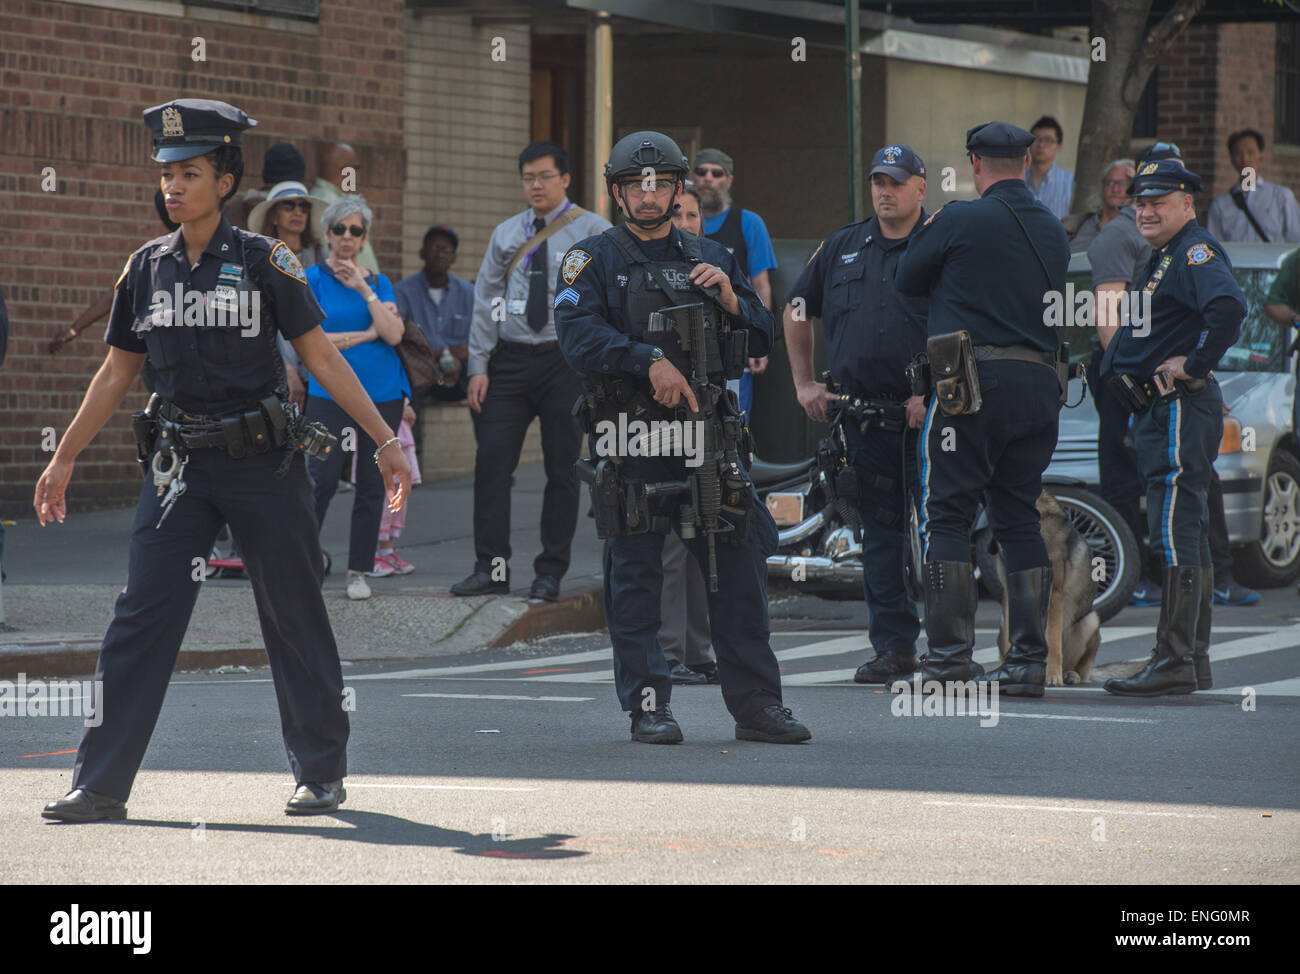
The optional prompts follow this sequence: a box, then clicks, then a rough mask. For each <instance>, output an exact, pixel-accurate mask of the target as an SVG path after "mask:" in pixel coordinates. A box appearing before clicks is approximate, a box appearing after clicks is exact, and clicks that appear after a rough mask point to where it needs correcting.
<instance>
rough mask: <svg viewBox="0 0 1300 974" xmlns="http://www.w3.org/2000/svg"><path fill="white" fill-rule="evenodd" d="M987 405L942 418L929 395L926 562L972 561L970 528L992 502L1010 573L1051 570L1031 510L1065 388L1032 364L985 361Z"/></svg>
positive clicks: (924, 461) (924, 470)
mask: <svg viewBox="0 0 1300 974" xmlns="http://www.w3.org/2000/svg"><path fill="white" fill-rule="evenodd" d="M978 367H979V375H980V387H981V389H982V390H983V396H984V404H983V406H982V407H981V408H980V411H979V412H977V413H973V414H970V415H967V416H945V415H944V414H943V412H942V410H940V409H939V407H938V398H937V396H935V395H934V394H933V393H932V394H931V396H930V407H929V410H928V412H927V413H926V416H925V428H924V430H923V433H922V452H921V502H922V507H923V511H924V515H923V516H924V520H923V521H922V524H921V535H922V538H923V539H924V548H925V560H926V561H963V562H968V561H970V557H971V542H970V529H971V524H972V522H973V521H974V519H975V515H976V513H977V511H978V510H979V505H980V503H981V502H983V501H985V500H986V499H987V503H988V514H989V525H990V527H992V529H993V535H994V537H995V538H997V541H998V545H999V546H1000V547H1001V549H1002V553H1003V557H1004V558H1005V559H1006V565H1007V571H1008V572H1020V571H1026V570H1028V569H1030V568H1040V567H1042V566H1044V565H1047V564H1049V562H1048V560H1047V549H1046V548H1045V547H1044V545H1043V536H1042V533H1041V532H1040V529H1039V526H1038V509H1037V508H1036V507H1035V506H1034V505H1035V503H1036V502H1037V501H1038V495H1039V494H1040V493H1041V492H1042V489H1043V470H1045V469H1046V468H1047V464H1048V463H1049V462H1050V461H1051V459H1052V451H1053V450H1055V449H1056V437H1057V420H1058V417H1059V412H1060V385H1059V383H1058V382H1057V381H1056V373H1055V372H1054V371H1053V370H1051V369H1049V368H1047V367H1046V366H1043V365H1035V364H1033V363H1030V362H1009V361H997V362H980V363H979V366H978Z"/></svg>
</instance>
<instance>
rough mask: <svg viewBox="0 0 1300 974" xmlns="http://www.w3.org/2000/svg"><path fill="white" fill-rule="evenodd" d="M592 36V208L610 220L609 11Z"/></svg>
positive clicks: (611, 101) (611, 109) (611, 92)
mask: <svg viewBox="0 0 1300 974" xmlns="http://www.w3.org/2000/svg"><path fill="white" fill-rule="evenodd" d="M590 37H591V41H592V55H593V56H592V66H593V68H594V71H593V73H594V75H595V77H594V78H592V93H593V97H592V101H593V105H592V108H593V112H592V116H593V117H592V127H591V160H590V165H589V167H588V169H587V171H588V173H589V174H590V175H589V176H588V185H589V186H590V187H591V189H590V192H589V193H588V196H589V197H590V199H591V211H592V212H593V213H599V214H600V215H601V216H603V217H604V218H605V219H606V220H608V219H610V212H609V195H608V194H607V193H606V192H605V180H604V178H603V176H602V173H603V172H604V168H605V160H606V159H608V158H609V150H610V149H611V148H613V145H614V30H613V27H612V25H611V24H610V21H609V14H608V13H606V12H605V11H603V10H602V11H600V12H599V13H598V14H597V16H596V21H595V23H594V25H593V26H592V28H591V34H590Z"/></svg>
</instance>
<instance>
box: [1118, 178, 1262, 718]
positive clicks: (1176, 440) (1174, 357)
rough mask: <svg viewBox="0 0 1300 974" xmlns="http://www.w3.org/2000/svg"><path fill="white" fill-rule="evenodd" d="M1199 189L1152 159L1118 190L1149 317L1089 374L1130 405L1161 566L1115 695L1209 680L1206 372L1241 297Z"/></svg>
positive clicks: (1215, 432)
mask: <svg viewBox="0 0 1300 974" xmlns="http://www.w3.org/2000/svg"><path fill="white" fill-rule="evenodd" d="M1201 189H1202V187H1201V180H1200V177H1198V176H1197V175H1196V174H1195V173H1192V172H1188V171H1187V170H1186V169H1185V168H1184V167H1183V164H1182V162H1181V161H1180V160H1179V159H1162V160H1159V161H1148V162H1146V163H1145V164H1143V165H1142V166H1141V167H1140V168H1139V169H1138V171H1137V174H1136V175H1135V176H1134V177H1133V184H1132V186H1131V188H1130V190H1129V195H1130V196H1131V197H1132V198H1133V203H1134V209H1135V211H1136V215H1137V225H1138V230H1139V231H1140V232H1141V233H1142V236H1143V238H1144V239H1145V240H1146V242H1147V243H1149V244H1150V245H1151V246H1152V248H1153V253H1152V254H1151V258H1150V260H1149V261H1148V262H1147V266H1146V269H1145V272H1144V274H1142V275H1141V277H1140V279H1139V280H1140V284H1141V287H1142V290H1143V291H1144V292H1145V293H1147V294H1149V295H1151V321H1150V322H1149V323H1148V322H1143V324H1144V325H1146V326H1147V327H1146V328H1144V329H1143V332H1142V334H1141V336H1139V334H1138V333H1137V332H1136V331H1135V330H1134V329H1133V328H1120V329H1119V331H1118V333H1117V334H1116V335H1115V337H1113V338H1112V339H1111V340H1110V344H1108V345H1107V346H1106V355H1105V357H1104V358H1103V360H1102V366H1101V376H1102V380H1103V381H1104V382H1106V383H1107V384H1108V387H1109V388H1110V389H1112V390H1114V391H1115V394H1116V395H1117V396H1119V397H1120V398H1121V399H1123V400H1125V401H1127V402H1128V404H1129V405H1130V407H1131V408H1132V409H1133V445H1134V447H1135V448H1136V450H1137V457H1138V466H1139V467H1140V469H1141V472H1142V477H1143V479H1144V480H1145V482H1146V498H1147V524H1148V527H1149V529H1150V532H1151V538H1152V539H1153V541H1154V539H1157V538H1158V539H1159V543H1160V547H1161V550H1162V551H1163V554H1164V563H1165V567H1164V572H1163V578H1162V585H1161V600H1160V621H1159V622H1158V623H1157V626H1156V645H1155V649H1154V650H1153V651H1152V653H1151V659H1150V660H1148V661H1147V665H1146V666H1145V667H1143V669H1142V670H1141V671H1140V672H1138V673H1137V674H1136V675H1134V676H1132V677H1129V678H1128V679H1123V680H1119V679H1115V680H1107V681H1106V683H1105V687H1106V690H1107V691H1109V692H1110V693H1114V694H1117V695H1119V696H1128V697H1156V696H1162V695H1164V694H1173V693H1191V692H1193V691H1194V690H1197V689H1207V688H1208V687H1209V686H1210V683H1211V680H1210V657H1209V634H1210V627H1209V616H1210V607H1211V605H1212V604H1213V583H1214V573H1213V569H1212V568H1211V558H1210V541H1209V509H1208V506H1207V501H1206V497H1207V494H1208V491H1209V487H1210V479H1211V477H1212V476H1213V468H1214V459H1215V457H1216V456H1217V455H1218V452H1219V441H1220V440H1221V439H1222V437H1223V396H1222V394H1221V392H1220V391H1219V384H1218V382H1217V381H1216V380H1215V378H1214V376H1213V375H1212V374H1211V372H1210V370H1211V369H1213V368H1214V367H1215V366H1216V365H1218V364H1219V359H1220V358H1221V357H1222V356H1223V353H1224V352H1226V351H1227V350H1228V348H1229V347H1231V346H1232V344H1233V343H1234V342H1235V341H1236V340H1237V336H1238V335H1239V334H1240V332H1241V323H1242V320H1243V319H1244V318H1245V316H1246V298H1245V295H1244V294H1243V293H1242V290H1241V288H1240V286H1239V285H1238V284H1237V281H1236V279H1235V278H1234V277H1233V275H1232V264H1231V263H1230V262H1229V260H1228V255H1227V254H1226V253H1225V252H1224V249H1223V246H1222V244H1220V243H1219V241H1217V240H1215V239H1214V237H1212V236H1211V235H1210V234H1209V233H1208V232H1207V231H1206V230H1205V229H1203V228H1202V227H1201V226H1200V224H1198V223H1197V222H1196V208H1195V204H1194V200H1193V197H1192V194H1193V193H1196V192H1200V191H1201ZM1198 630H1199V631H1198Z"/></svg>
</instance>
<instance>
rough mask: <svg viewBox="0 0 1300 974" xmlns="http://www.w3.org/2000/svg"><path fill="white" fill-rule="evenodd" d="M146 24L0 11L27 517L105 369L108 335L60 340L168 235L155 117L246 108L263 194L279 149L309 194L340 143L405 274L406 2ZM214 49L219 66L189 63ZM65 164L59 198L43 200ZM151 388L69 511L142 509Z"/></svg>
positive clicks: (13, 384)
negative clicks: (321, 163) (136, 459)
mask: <svg viewBox="0 0 1300 974" xmlns="http://www.w3.org/2000/svg"><path fill="white" fill-rule="evenodd" d="M122 6H123V7H127V6H133V7H135V8H137V9H147V10H149V11H157V12H149V13H141V12H135V11H134V10H127V9H114V8H113V7H112V6H110V5H108V4H107V3H105V2H97V3H95V4H94V5H89V4H79V3H56V2H50V0H6V2H5V4H4V9H3V12H2V13H0V212H3V213H4V214H5V218H6V220H8V221H9V227H10V229H9V232H8V233H7V234H6V235H5V241H4V249H3V252H0V285H3V287H4V293H5V299H6V303H7V305H8V310H9V319H10V330H11V334H10V343H9V358H8V361H7V362H6V363H5V365H4V367H3V369H2V370H0V511H3V512H4V513H5V514H7V515H11V516H12V515H15V514H16V515H19V516H26V515H27V513H28V512H30V507H29V503H30V498H31V494H32V488H33V484H34V483H35V480H36V478H37V476H38V475H39V473H40V471H41V469H43V467H44V465H45V463H46V462H47V461H48V459H49V455H48V454H47V453H45V452H43V451H42V450H41V446H40V444H41V429H42V428H44V427H54V428H55V429H56V430H57V431H58V433H59V434H60V435H61V434H62V432H63V430H64V429H65V428H66V427H67V424H68V423H69V422H70V420H71V418H72V415H73V412H74V410H75V408H76V406H77V405H78V404H79V403H80V401H81V398H82V396H83V395H84V392H85V389H86V387H87V385H88V383H89V380H90V378H91V376H92V375H93V373H94V371H95V369H96V368H97V366H98V364H99V362H101V361H102V359H103V357H104V345H103V343H102V336H103V327H102V324H100V325H95V326H92V327H91V328H89V329H87V330H86V331H85V332H84V333H83V334H82V336H81V338H79V339H77V340H76V341H75V342H73V343H72V344H71V345H68V346H65V347H64V349H63V350H62V351H61V352H60V353H59V354H58V355H57V356H51V355H49V353H48V352H47V351H46V345H47V343H48V341H49V339H50V338H51V337H52V336H53V335H54V334H55V333H56V332H57V331H58V330H59V329H65V328H66V327H67V326H68V325H69V324H70V322H71V321H72V320H73V318H74V317H75V316H76V315H77V314H78V313H79V312H81V311H82V310H83V309H84V308H86V307H87V306H88V305H90V304H91V303H92V302H94V301H96V300H97V299H98V298H100V297H101V296H102V295H103V294H105V293H106V292H107V291H108V290H109V289H110V288H111V287H112V285H113V282H114V281H115V280H116V279H117V276H118V273H119V272H120V271H121V268H122V264H123V262H124V261H125V259H126V257H127V256H128V255H129V254H130V253H131V252H132V251H133V250H135V249H136V248H137V247H138V246H139V245H140V244H141V243H143V242H144V241H145V240H148V239H150V238H151V237H154V236H157V235H158V234H159V233H160V232H162V229H161V227H160V225H159V223H158V220H157V217H156V215H155V213H154V208H153V195H154V190H155V189H156V186H157V181H156V180H157V171H156V168H155V167H154V165H153V164H152V163H150V162H149V158H148V156H149V138H148V132H147V130H146V129H145V127H144V125H143V123H142V122H141V118H140V113H141V111H142V110H143V109H145V108H147V107H149V106H151V105H156V104H158V103H160V102H163V101H166V100H168V99H171V98H176V97H208V98H217V99H220V100H223V101H229V102H232V103H234V104H236V105H238V106H239V107H241V108H243V109H244V110H245V111H247V112H248V113H249V114H250V115H251V116H252V117H254V118H256V119H257V120H258V121H259V123H260V124H259V126H258V127H257V128H256V129H253V130H251V132H250V133H248V134H246V136H245V139H244V145H245V158H246V170H247V171H246V175H245V179H244V183H243V186H242V187H241V190H240V192H243V190H244V189H247V188H251V187H255V186H257V185H259V184H260V182H261V179H260V175H261V160H262V154H263V153H264V152H265V150H266V148H267V146H269V145H270V144H271V143H273V142H278V141H288V142H292V143H294V144H295V145H296V146H298V148H299V150H300V151H302V153H303V155H304V156H305V157H306V159H307V181H308V183H309V184H310V183H311V182H312V181H313V180H314V179H315V177H316V156H317V150H318V147H319V146H320V145H321V144H322V143H324V142H329V141H334V140H339V139H343V140H346V141H348V142H350V143H351V144H352V145H353V146H354V147H355V148H356V150H357V153H358V155H359V160H360V162H359V169H358V173H357V181H358V185H357V189H358V191H359V192H361V193H363V194H364V195H365V196H366V198H367V200H369V201H370V203H371V204H372V206H373V208H374V210H375V219H376V222H375V234H374V243H375V246H376V250H377V252H378V258H379V261H380V265H381V266H382V267H384V268H389V267H391V268H393V269H394V270H396V269H397V268H398V267H400V266H401V257H402V253H401V247H402V243H401V237H400V230H401V225H402V224H401V208H400V207H401V186H402V182H403V179H404V175H405V172H404V170H405V162H404V158H403V148H402V145H403V122H404V119H403V114H402V98H403V85H404V80H403V73H404V58H403V36H402V35H403V4H402V0H371V2H368V3H367V4H366V5H365V7H364V9H363V8H357V7H354V6H353V5H351V4H349V3H347V2H345V0H322V3H321V14H320V20H319V22H317V23H304V22H297V21H285V20H281V19H279V18H265V17H258V16H255V15H249V14H237V13H232V12H229V11H221V10H216V9H206V10H205V9H203V8H198V7H182V6H181V5H179V4H168V3H151V4H148V5H145V4H129V3H127V2H124V3H123V4H122ZM195 37H202V38H203V39H204V42H205V44H206V58H207V60H206V61H202V62H196V61H194V60H193V59H192V57H191V52H192V50H193V46H192V39H193V38H195ZM45 167H53V169H54V171H55V176H56V178H57V191H56V192H48V193H47V192H42V189H41V178H42V170H43V169H44V168H45ZM143 394H144V389H143V386H142V385H140V384H139V383H137V384H136V387H135V390H134V391H133V392H132V393H131V394H129V395H128V396H127V399H126V401H125V402H124V403H123V406H122V408H121V409H120V410H119V411H118V412H117V414H116V415H115V416H114V417H113V419H112V420H110V422H109V423H108V425H107V426H106V427H105V429H104V431H103V432H102V433H101V434H100V436H99V437H98V438H97V440H96V441H95V442H94V443H93V444H92V445H91V446H90V447H88V448H87V449H86V451H85V452H84V453H83V454H82V456H81V458H80V460H79V461H78V464H77V472H76V474H75V475H74V479H73V483H72V486H71V488H70V490H69V505H70V507H71V509H73V510H79V509H80V510H85V509H89V508H93V507H102V506H106V505H110V504H117V503H123V502H126V501H129V500H130V499H131V498H133V497H134V496H135V494H136V492H137V491H138V489H139V474H138V472H137V471H136V469H135V465H134V463H133V462H132V459H131V458H132V457H133V456H134V450H133V447H132V446H131V444H132V440H131V435H130V424H129V414H130V412H131V410H133V409H136V408H139V406H140V405H141V404H142V399H143Z"/></svg>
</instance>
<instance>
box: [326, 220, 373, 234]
mask: <svg viewBox="0 0 1300 974" xmlns="http://www.w3.org/2000/svg"><path fill="white" fill-rule="evenodd" d="M330 233H332V234H334V236H336V237H341V236H343V235H344V234H345V233H350V234H352V236H354V237H364V236H365V235H366V231H365V228H364V227H358V226H348V225H347V224H346V223H336V224H334V226H332V227H330Z"/></svg>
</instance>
